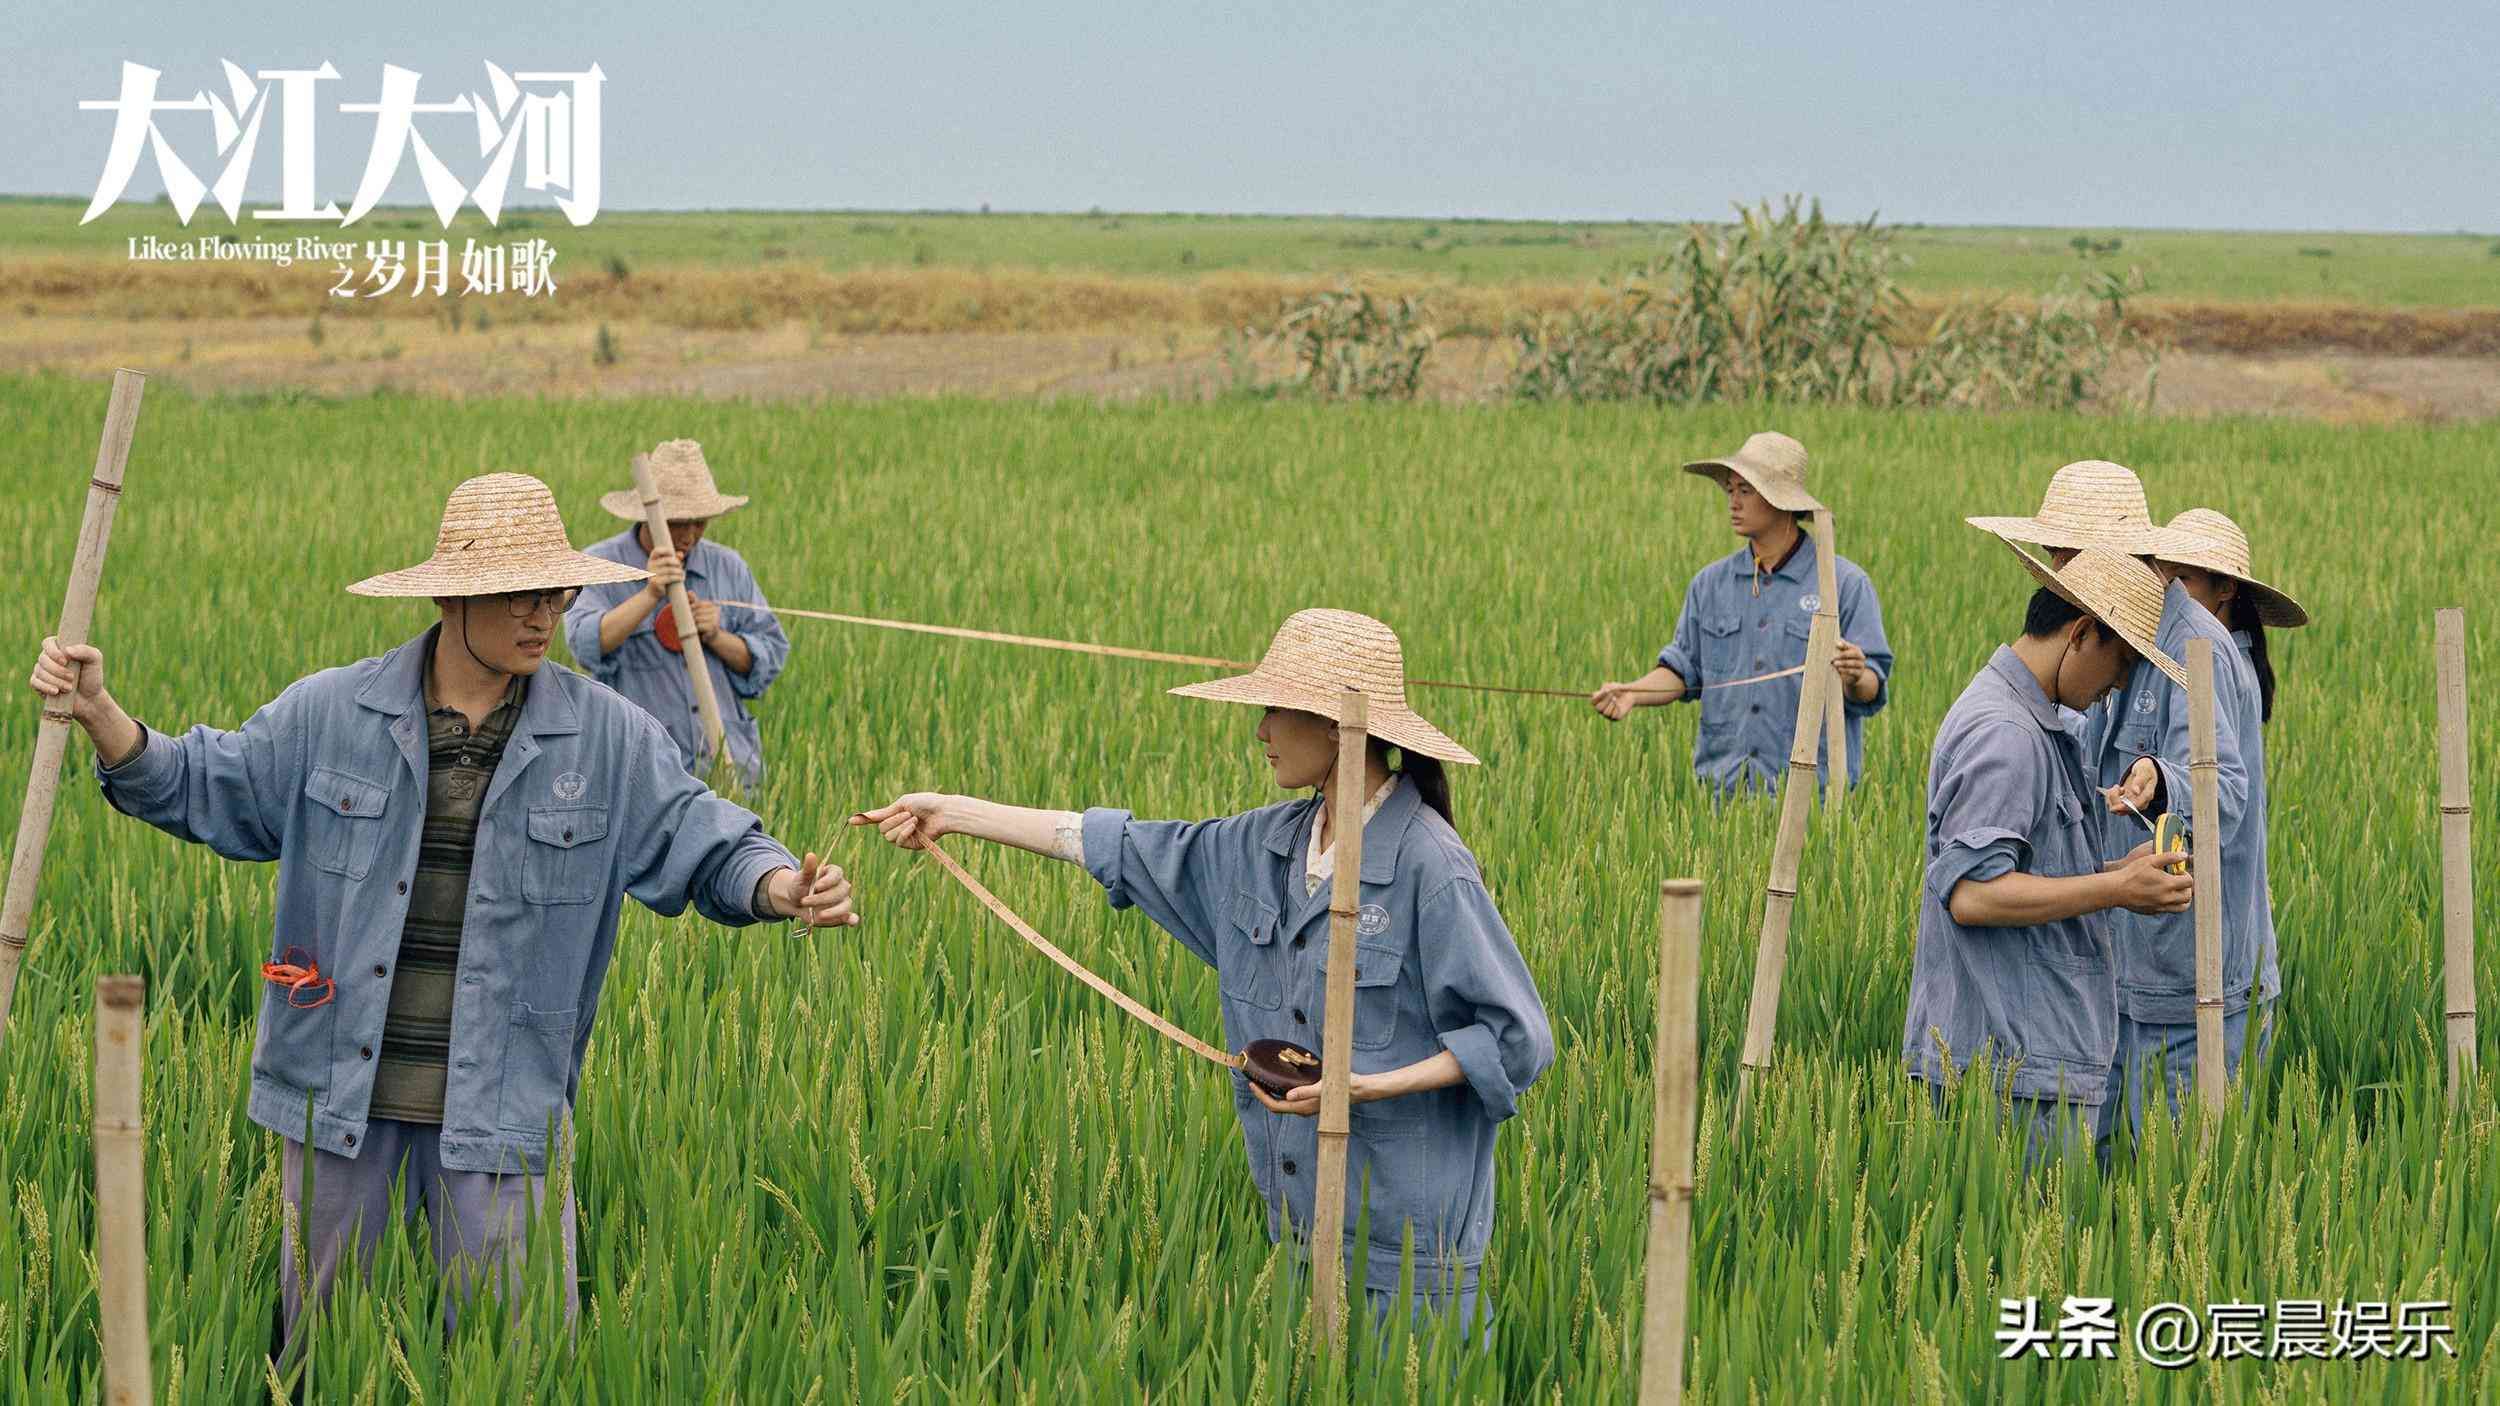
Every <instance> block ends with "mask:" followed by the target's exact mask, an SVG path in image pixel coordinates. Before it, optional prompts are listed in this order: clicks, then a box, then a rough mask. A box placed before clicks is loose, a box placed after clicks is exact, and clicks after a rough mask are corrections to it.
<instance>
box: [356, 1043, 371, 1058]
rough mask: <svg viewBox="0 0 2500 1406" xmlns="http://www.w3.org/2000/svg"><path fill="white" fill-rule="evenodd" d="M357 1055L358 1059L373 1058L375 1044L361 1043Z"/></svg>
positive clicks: (357, 1048)
mask: <svg viewBox="0 0 2500 1406" xmlns="http://www.w3.org/2000/svg"><path fill="white" fill-rule="evenodd" d="M356 1057H357V1058H358V1059H371V1058H373V1046H371V1045H359V1046H357V1047H356Z"/></svg>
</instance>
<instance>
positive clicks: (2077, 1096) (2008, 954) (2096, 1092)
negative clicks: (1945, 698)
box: [1901, 546, 2195, 1167]
mask: <svg viewBox="0 0 2500 1406" xmlns="http://www.w3.org/2000/svg"><path fill="white" fill-rule="evenodd" d="M2009 550H2014V554H2015V556H2016V557H2018V558H2019V559H2020V560H2021V561H2022V563H2023V566H2024V567H2025V569H2027V570H2028V571H2029V572H2030V573H2031V574H2032V576H2033V577H2034V578H2035V579H2036V580H2037V581H2038V582H2039V583H2040V588H2039V589H2038V590H2036V591H2034V592H2033V593H2032V597H2031V603H2030V605H2029V607H2028V608H2027V610H2026V611H2025V616H2024V621H2023V632H2022V635H2021V637H2020V638H2018V639H2016V640H2014V641H2013V642H2012V643H2010V644H2006V645H2002V646H2000V647H1999V648H1998V649H1997V651H1996V653H1995V655H1994V656H1993V657H1991V658H1990V659H1989V661H1988V664H1987V667H1985V668H1983V669H1981V670H1980V671H1979V673H1978V675H1977V676H1976V677H1974V678H1973V679H1972V680H1971V682H1970V685H1969V687H1967V688H1965V689H1963V690H1962V696H1961V697H1960V698H1959V699H1957V700H1955V702H1954V704H1953V707H1952V709H1951V710H1950V711H1948V712H1947V713H1946V714H1945V718H1944V722H1943V724H1942V725H1941V726H1940V727H1938V728H1937V730H1936V743H1935V748H1934V750H1933V752H1932V753H1931V754H1930V756H1929V760H1928V770H1927V848H1926V857H1927V866H1926V882H1925V884H1924V885H1923V886H1922V897H1921V900H1920V904H1919V921H1918V948H1917V953H1916V955H1915V956H1914V957H1913V958H1912V960H1911V968H1910V1001H1909V1014H1908V1019H1907V1021H1906V1023H1905V1027H1904V1029H1903V1032H1902V1045H1901V1057H1902V1060H1903V1063H1904V1064H1905V1066H1906V1067H1907V1069H1908V1072H1909V1075H1910V1077H1911V1078H1913V1079H1915V1080H1918V1081H1920V1082H1921V1083H1923V1084H1925V1085H1926V1086H1927V1087H1928V1088H1929V1089H1930V1090H1931V1091H1932V1092H1934V1093H1935V1094H1936V1096H1937V1097H1938V1098H1939V1099H1941V1098H1942V1096H1943V1092H1944V1090H1945V1089H1946V1088H1947V1087H1948V1086H1949V1085H1950V1084H1952V1083H1953V1082H1954V1081H1955V1080H1956V1079H1958V1078H1959V1077H1960V1076H1961V1075H1962V1074H1963V1073H1965V1072H1966V1071H1968V1070H1969V1068H1970V1067H1971V1062H1972V1061H1973V1060H1974V1059H1977V1058H1979V1057H1981V1056H1983V1055H1985V1056H1987V1057H1989V1058H1990V1059H1991V1060H1992V1061H1993V1063H1992V1065H1991V1066H1990V1078H1991V1082H1992V1085H1994V1086H1995V1087H1993V1089H1992V1095H1993V1096H1994V1097H1997V1098H2002V1099H2005V1100H2007V1101H2008V1104H2007V1108H2008V1116H2010V1117H2012V1118H2014V1119H2017V1120H2019V1121H2020V1123H2021V1125H2022V1126H2023V1128H2024V1160H2025V1165H2026V1167H2030V1166H2035V1165H2037V1164H2038V1163H2039V1162H2040V1161H2042V1160H2043V1159H2045V1158H2048V1157H2051V1156H2055V1155H2058V1154H2059V1152H2060V1151H2061V1149H2062V1148H2063V1146H2064V1145H2065V1143H2066V1141H2067V1140H2068V1139H2070V1138H2074V1137H2076V1136H2078V1135H2079V1134H2080V1132H2081V1126H2082V1125H2084V1124H2087V1123H2088V1124H2090V1125H2092V1140H2093V1142H2094V1144H2095V1146H2096V1148H2098V1149H2099V1150H2100V1151H2101V1152H2102V1153H2103V1154H2104V1155H2105V1154H2106V1151H2107V1142H2106V1130H2105V1128H2104V1127H2103V1126H2102V1122H2103V1120H2102V1109H2103V1094H2104V1091H2105V1089H2106V1088H2107V1084H2108V1079H2109V1075H2110V1062H2111V1059H2112V1056H2113V1055H2114V1053H2115V1052H2116V1049H2117V1041H2118V985H2117V977H2116V974H2115V971H2114V968H2113V966H2112V954H2111V950H2110V947H2111V941H2112V937H2111V932H2110V927H2109V922H2108V918H2107V916H2106V915H2108V914H2111V913H2113V912H2116V911H2122V910H2123V911H2132V912H2140V913H2179V912H2185V911H2186V910H2187V907H2188V903H2189V901H2190V899H2191V897H2192V896H2193V894H2194V892H2195V886H2194V882H2193V880H2192V879H2190V878H2189V877H2188V876H2187V875H2185V874H2174V873H2171V872H2169V871H2168V870H2167V869H2165V868H2164V865H2163V859H2164V857H2163V856H2160V855H2156V854H2154V853H2153V849H2152V846H2151V844H2150V843H2146V844H2143V845H2139V846H2137V847H2136V849H2135V850H2134V852H2132V853H2131V854H2129V855H2128V856H2127V857H2126V858H2124V859H2123V860H2119V861H2117V862H2114V863H2113V862H2105V861H2104V860H2103V859H2102V857H2101V852H2100V844H2099V836H2098V833H2097V830H2096V827H2095V826H2094V824H2093V819H2092V814H2093V808H2092V807H2089V806H2087V801H2088V800H2089V799H2090V798H2091V795H2092V793H2091V790H2090V783H2089V780H2088V774H2087V773H2086V771H2085V770H2084V763H2083V758H2082V756H2081V755H2080V753H2079V752H2078V750H2077V748H2076V744H2075V738H2074V736H2073V734H2071V733H2070V732H2068V731H2067V729H2066V726H2065V723H2064V721H2063V718H2062V716H2061V714H2060V712H2059V710H2060V709H2061V708H2067V709H2082V708H2087V707H2089V706H2091V704H2092V703H2093V702H2094V701H2095V700H2096V699H2099V698H2101V697H2102V696H2104V695H2106V694H2107V693H2108V692H2109V691H2110V690H2111V689H2113V688H2115V687H2117V686H2118V683H2119V681H2120V680H2122V679H2124V678H2125V677H2126V676H2127V672H2128V670H2130V669H2131V668H2133V667H2135V666H2136V665H2137V664H2138V662H2139V661H2141V662H2143V663H2145V664H2149V665H2150V666H2151V667H2153V668H2156V669H2159V670H2161V671H2162V672H2163V673H2164V674H2165V675H2168V676H2178V677H2184V675H2182V674H2181V671H2180V669H2179V666H2178V664H2177V662H2176V661H2174V660H2173V659H2171V658H2170V656H2169V655H2167V654H2165V653H2164V652H2163V651H2162V650H2161V649H2160V647H2159V646H2157V645H2156V644H2155V643H2154V632H2155V631H2156V629H2158V627H2159V624H2160V620H2161V602H2162V582H2161V578H2160V577H2159V576H2157V575H2156V574H2154V572H2153V570H2152V569H2151V568H2150V567H2147V566H2145V565H2144V564H2143V563H2141V562H2139V561H2136V560H2134V559H2133V558H2131V557H2127V556H2124V555H2121V554H2119V553H2116V552H2111V551H2108V550H2106V549H2103V548H2098V547H2086V548H2082V549H2080V550H2079V552H2078V553H2077V555H2076V556H2075V557H2074V558H2073V559H2071V560H2070V561H2068V563H2067V564H2066V565H2065V566H2064V567H2063V568H2060V569H2051V568H2049V567H2046V566H2043V565H2041V564H2040V563H2039V562H2037V561H2034V560H2032V559H2031V558H2030V557H2029V556H2028V555H2025V554H2024V553H2023V552H2021V551H2020V550H2019V549H2012V548H2010V546H2009ZM2170 858H2171V860H2172V861H2173V862H2175V859H2176V857H2175V856H2172V857H2170Z"/></svg>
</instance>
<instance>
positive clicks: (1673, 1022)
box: [1641, 879, 1701, 1406]
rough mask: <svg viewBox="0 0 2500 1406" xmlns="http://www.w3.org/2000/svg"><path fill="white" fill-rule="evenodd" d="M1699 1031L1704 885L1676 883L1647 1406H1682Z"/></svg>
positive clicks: (1663, 984)
mask: <svg viewBox="0 0 2500 1406" xmlns="http://www.w3.org/2000/svg"><path fill="white" fill-rule="evenodd" d="M1700 1022H1701V881H1700V880H1698V879H1669V880H1667V881H1666V882H1665V883H1664V884H1662V885H1660V886H1659V890H1658V1053H1657V1056H1656V1058H1655V1059H1654V1060H1653V1061H1652V1064H1651V1082H1652V1084H1653V1086H1654V1087H1653V1094H1654V1103H1653V1115H1652V1117H1651V1120H1650V1129H1649V1256H1648V1267H1649V1288H1648V1292H1647V1293H1646V1294H1645V1295H1644V1296H1643V1298H1642V1300H1641V1406H1681V1403H1682V1402H1683V1400H1684V1311H1685V1304H1686V1301H1687V1299H1688V1298H1689V1297H1690V1295H1691V1292H1692V1256H1693V1125H1694V1123H1695V1122H1697V1121H1698V1112H1699V1101H1700V1092H1699V1082H1700V1069H1701V1023H1700Z"/></svg>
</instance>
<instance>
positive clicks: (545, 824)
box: [521, 806, 608, 903]
mask: <svg viewBox="0 0 2500 1406" xmlns="http://www.w3.org/2000/svg"><path fill="white" fill-rule="evenodd" d="M607 836H608V808H607V807H606V806H532V807H530V814H529V843H528V844H527V845H526V846H524V848H525V849H526V850H527V853H526V854H524V855H523V856H522V860H521V894H522V896H523V897H525V898H527V899H528V900H529V901H530V902H532V903H588V902H590V901H591V900H592V899H594V898H597V897H598V896H599V889H600V882H601V880H602V879H603V878H604V877H605V876H606V872H607V862H608V847H607V846H606V845H604V844H602V843H600V842H601V841H603V840H605V839H606V838H607Z"/></svg>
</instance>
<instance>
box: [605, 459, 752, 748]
mask: <svg viewBox="0 0 2500 1406" xmlns="http://www.w3.org/2000/svg"><path fill="white" fill-rule="evenodd" d="M650 467H651V476H652V478H653V479H654V480H655V482H656V483H657V485H658V487H659V490H660V510H661V512H662V513H663V514H664V515H665V516H666V518H667V521H668V537H669V540H668V541H667V542H665V543H660V544H657V545H655V544H654V541H653V538H652V535H651V529H650V527H649V525H648V524H647V523H646V522H645V521H644V513H643V507H642V503H641V500H640V499H639V497H637V495H636V494H635V493H634V491H633V490H631V489H619V490H617V491H616V492H614V493H610V494H608V495H606V496H605V497H603V498H601V499H600V500H599V506H600V507H601V508H603V509H605V510H606V511H607V512H608V513H609V514H611V515H612V516H615V517H620V518H623V519H624V520H625V521H627V522H630V523H632V524H634V525H633V526H632V527H629V528H627V529H626V530H625V531H623V532H620V533H618V534H616V535H615V536H613V537H609V538H606V539H604V540H602V541H598V542H593V543H592V544H590V546H589V548H588V549H587V550H586V555H589V556H594V557H598V558H601V559H603V560H606V561H612V562H616V563H618V564H620V565H624V566H629V567H633V568H635V569H637V570H639V571H647V572H648V573H649V575H648V578H647V579H644V580H643V581H642V582H641V584H639V585H635V584H632V583H630V582H594V583H592V584H591V585H589V586H585V587H583V588H582V593H581V597H580V598H579V599H578V600H576V601H575V602H574V603H573V607H572V609H570V610H568V611H566V612H565V616H564V642H565V644H566V646H567V647H568V648H570V649H571V650H572V651H573V657H574V658H575V659H576V660H579V661H580V663H581V666H582V669H583V671H584V672H586V673H588V674H589V675H590V676H591V677H592V678H594V679H597V680H598V681H599V682H601V683H603V684H606V685H607V686H608V687H610V688H613V689H615V690H616V691H617V692H619V693H622V694H624V695H625V696H626V697H627V698H630V699H632V700H633V701H634V702H636V703H639V704H641V705H642V707H643V708H644V709H645V710H646V711H648V712H649V713H650V714H651V715H652V716H653V717H655V718H658V719H659V720H660V725H661V726H662V727H665V728H667V729H668V735H669V739H670V740H671V741H673V742H675V743H676V744H677V748H678V750H679V751H680V752H683V753H684V754H685V757H686V768H687V770H689V771H699V770H700V769H701V768H702V765H703V759H704V758H705V757H706V756H708V755H709V754H710V752H711V742H710V739H709V738H707V737H705V736H704V727H703V707H702V700H701V699H700V698H698V697H697V696H696V694H695V691H694V687H693V684H692V680H691V677H690V675H689V673H688V670H687V664H686V660H685V659H683V658H681V657H680V654H681V651H684V650H687V649H694V650H696V651H697V652H699V653H700V654H701V655H702V656H703V664H704V667H705V669H706V670H707V672H708V673H709V675H710V678H711V682H712V696H713V697H714V698H715V699H716V700H719V702H718V709H719V713H720V722H721V727H722V730H723V732H724V733H725V734H726V735H727V739H728V746H729V760H730V761H731V762H733V763H735V764H736V766H737V769H738V779H739V781H740V782H741V783H742V784H744V785H745V786H746V788H747V790H748V791H749V792H753V791H754V790H755V788H757V787H758V786H761V785H762V784H763V783H764V739H763V733H762V731H761V729H759V728H758V727H757V726H756V722H755V714H754V713H752V712H750V711H748V707H747V705H748V704H750V703H752V702H754V701H755V700H757V699H760V698H762V697H763V696H764V690H766V689H768V688H770V687H772V685H773V681H774V680H775V679H777V678H779V677H781V670H782V666H783V665H784V664H786V663H788V662H789V658H790V637H789V635H788V634H786V633H784V632H783V630H782V628H781V620H780V617H778V616H776V615H774V614H773V613H772V612H771V611H769V610H741V611H739V612H738V613H737V621H736V623H735V624H734V625H731V624H727V623H724V621H723V618H722V615H721V610H722V607H721V604H720V602H722V601H753V602H756V603H758V604H762V603H765V602H764V592H763V588H762V587H760V586H758V585H757V584H756V582H755V573H754V571H752V570H751V569H749V568H748V566H747V563H746V558H744V557H742V556H740V555H738V553H737V552H735V551H733V550H731V549H730V548H728V547H725V546H722V545H721V544H720V543H718V542H714V541H708V540H706V538H705V533H706V532H707V531H709V529H710V527H711V524H712V520H713V519H715V518H717V517H720V516H721V515H723V514H725V513H730V512H735V511H736V510H737V509H739V508H742V507H744V506H746V503H747V499H746V498H745V496H743V495H731V494H724V493H722V492H721V491H720V489H719V488H718V487H717V486H716V485H715V484H714V483H713V481H712V470H711V466H710V465H708V464H706V463H705V462H704V461H703V446H702V445H700V444H698V443H696V442H695V441H693V440H691V439H672V440H668V441H666V442H665V443H662V444H661V445H659V446H658V447H656V448H654V449H653V450H652V451H651V465H650ZM678 585H683V586H684V588H685V591H686V594H687V597H688V601H687V604H688V605H689V606H690V607H691V609H692V610H693V613H694V628H695V641H694V642H693V643H692V644H689V643H688V642H687V641H686V640H685V639H684V638H683V637H682V636H681V634H680V632H679V630H678V626H677V621H676V617H675V615H674V614H673V613H672V612H671V611H670V609H669V604H668V599H669V591H670V589H671V588H672V587H675V586H678Z"/></svg>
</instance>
